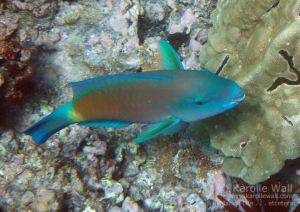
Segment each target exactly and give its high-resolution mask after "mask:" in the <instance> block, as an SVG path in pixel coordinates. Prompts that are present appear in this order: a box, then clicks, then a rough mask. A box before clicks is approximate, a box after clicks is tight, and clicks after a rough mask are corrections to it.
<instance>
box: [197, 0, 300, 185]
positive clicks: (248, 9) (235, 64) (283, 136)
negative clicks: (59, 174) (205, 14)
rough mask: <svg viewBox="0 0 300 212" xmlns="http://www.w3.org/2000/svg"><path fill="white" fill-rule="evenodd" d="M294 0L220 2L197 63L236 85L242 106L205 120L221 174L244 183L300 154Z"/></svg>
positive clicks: (299, 5)
mask: <svg viewBox="0 0 300 212" xmlns="http://www.w3.org/2000/svg"><path fill="white" fill-rule="evenodd" d="M299 11H300V1H299V0H292V1H281V0H267V1H260V0H254V1H247V0H238V1H237V0H221V1H218V4H217V9H216V10H215V11H214V12H213V16H212V20H213V23H214V25H213V28H212V30H211V32H210V33H209V40H208V43H207V44H206V45H205V46H204V47H203V51H202V52H201V54H200V60H201V63H202V65H203V66H205V67H207V68H209V69H210V70H215V71H217V72H218V73H219V72H220V74H221V75H223V76H226V77H228V78H230V79H233V80H236V81H237V82H238V83H239V84H240V85H241V86H242V87H243V88H244V89H245V93H246V101H245V102H244V103H243V104H242V105H241V106H240V107H239V108H237V109H236V110H234V111H231V112H229V113H228V114H227V116H226V115H224V116H222V117H217V118H216V119H213V120H211V121H210V127H209V131H210V134H211V140H212V146H214V147H215V148H217V149H219V150H221V151H222V152H223V153H224V154H225V156H226V158H225V161H224V165H223V170H224V171H225V173H226V174H228V175H231V176H235V177H239V178H241V179H243V180H244V181H246V182H247V183H249V184H256V183H258V182H262V181H264V180H266V179H268V178H269V177H270V176H271V175H272V174H274V173H277V172H278V171H279V170H280V169H281V168H282V167H283V165H284V161H285V160H287V159H295V158H297V157H299V156H300V139H299V137H300V131H299V127H300V119H299V110H300V97H299V89H300V59H299V58H300V57H299V55H300V19H299Z"/></svg>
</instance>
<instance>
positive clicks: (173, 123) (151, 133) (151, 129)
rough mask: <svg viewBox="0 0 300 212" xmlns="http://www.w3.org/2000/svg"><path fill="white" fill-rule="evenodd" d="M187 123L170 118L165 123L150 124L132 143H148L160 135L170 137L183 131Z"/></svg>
mask: <svg viewBox="0 0 300 212" xmlns="http://www.w3.org/2000/svg"><path fill="white" fill-rule="evenodd" d="M187 125H188V123H186V122H183V121H181V120H180V119H178V118H174V117H170V118H169V119H167V120H166V121H163V122H159V123H155V124H151V125H150V126H148V127H147V129H146V130H145V132H144V133H143V134H142V135H140V136H139V137H137V138H136V139H134V140H133V141H134V142H137V143H141V142H145V141H148V140H150V139H152V138H154V137H157V136H161V135H171V134H174V133H176V132H178V131H180V130H182V129H184V128H185V127H186V126H187Z"/></svg>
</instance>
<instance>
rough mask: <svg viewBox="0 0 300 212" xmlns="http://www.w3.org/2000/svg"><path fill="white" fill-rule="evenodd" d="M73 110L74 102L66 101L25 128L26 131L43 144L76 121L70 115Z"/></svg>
mask: <svg viewBox="0 0 300 212" xmlns="http://www.w3.org/2000/svg"><path fill="white" fill-rule="evenodd" d="M71 112H72V104H71V103H70V102H69V103H66V104H64V105H62V106H61V107H59V108H57V109H56V110H54V111H53V112H52V113H51V114H49V115H48V116H46V117H44V118H43V119H42V120H40V121H39V122H37V123H36V124H34V125H33V126H31V127H30V128H28V129H27V130H25V131H24V133H25V134H26V135H30V136H32V138H33V140H34V143H35V144H36V145H39V144H42V143H44V142H45V141H46V140H47V139H48V138H49V137H50V136H51V135H52V134H54V133H55V132H57V131H59V130H61V129H62V128H64V127H66V126H68V125H70V124H72V123H75V122H76V121H74V120H73V118H72V116H71V115H70V114H71Z"/></svg>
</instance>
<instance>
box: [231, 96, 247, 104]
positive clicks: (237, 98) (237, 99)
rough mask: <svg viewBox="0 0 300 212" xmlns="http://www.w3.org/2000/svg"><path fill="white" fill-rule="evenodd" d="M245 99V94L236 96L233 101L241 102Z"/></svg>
mask: <svg viewBox="0 0 300 212" xmlns="http://www.w3.org/2000/svg"><path fill="white" fill-rule="evenodd" d="M244 99H245V94H243V95H240V96H238V97H235V98H234V99H233V100H232V102H235V103H239V102H241V101H243V100H244Z"/></svg>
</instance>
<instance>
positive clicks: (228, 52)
mask: <svg viewBox="0 0 300 212" xmlns="http://www.w3.org/2000/svg"><path fill="white" fill-rule="evenodd" d="M161 39H167V40H168V41H169V42H170V44H171V45H172V46H173V47H174V48H175V49H176V51H177V52H178V54H179V55H180V58H181V60H182V62H183V64H184V66H185V68H186V69H193V70H200V69H201V68H204V67H205V68H208V69H209V70H211V71H212V72H215V73H218V74H219V75H221V76H223V77H226V78H228V79H231V80H234V81H236V82H237V83H238V84H239V85H240V86H241V87H242V88H243V89H244V91H245V94H246V99H245V101H244V102H243V103H241V104H240V105H239V106H237V107H236V108H234V109H233V110H231V111H229V112H226V113H224V114H221V115H218V116H216V117H213V118H210V119H208V120H204V121H201V122H197V123H193V124H191V126H190V127H189V128H187V129H186V130H184V131H181V132H180V133H178V134H176V135H173V136H166V137H159V138H156V139H154V140H151V141H149V142H146V143H142V144H137V143H134V142H133V141H132V140H133V139H134V138H135V137H136V136H137V135H138V134H140V132H141V131H142V128H141V125H137V124H136V125H132V126H130V127H128V128H125V129H118V130H116V129H104V128H92V127H82V126H78V125H71V126H69V127H67V128H65V129H63V130H61V131H60V132H58V133H56V134H55V135H53V136H52V137H51V138H50V139H48V141H47V142H46V143H45V144H43V145H40V146H36V145H35V144H34V143H33V142H32V138H31V137H30V136H26V135H24V134H23V133H22V131H23V130H24V129H26V128H27V127H29V126H31V125H32V124H33V123H35V122H37V121H38V120H40V119H41V118H42V117H44V116H45V115H47V114H49V113H50V112H52V111H53V109H55V108H57V107H58V106H60V105H61V104H63V103H65V102H67V101H69V100H70V99H71V98H72V91H71V88H70V86H69V83H70V82H74V81H80V80H83V79H87V78H90V77H95V76H100V75H101V76H102V75H110V74H117V73H123V72H124V73H125V72H126V73H136V72H147V71H150V70H155V69H158V68H159V58H158V54H157V52H158V51H157V49H158V46H157V42H158V41H159V40H161ZM299 58H300V1H299V0H289V1H284V0H264V1H261V0H251V1H249V0H218V1H217V0H162V1H161V0H107V1H104V0H98V1H97V0H88V1H86V0H52V1H51V0H50V1H49V0H2V1H0V211H28V210H29V211H86V212H87V211H111V212H112V211H300V206H299V204H300V195H299V183H300V161H299V159H297V158H298V157H299V156H300V130H299V127H300V113H299V111H300V93H299V89H300V87H299V85H300V59H299ZM135 92H136V91H134V90H132V95H135Z"/></svg>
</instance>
